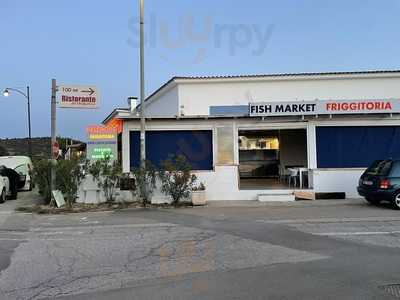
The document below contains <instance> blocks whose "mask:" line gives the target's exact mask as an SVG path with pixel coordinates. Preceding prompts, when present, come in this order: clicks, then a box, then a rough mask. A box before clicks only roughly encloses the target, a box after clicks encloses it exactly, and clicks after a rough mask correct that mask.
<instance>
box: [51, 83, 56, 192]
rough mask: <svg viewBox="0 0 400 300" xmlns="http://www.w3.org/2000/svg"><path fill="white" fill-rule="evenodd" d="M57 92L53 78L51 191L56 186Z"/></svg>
mask: <svg viewBox="0 0 400 300" xmlns="http://www.w3.org/2000/svg"><path fill="white" fill-rule="evenodd" d="M56 93H57V82H56V80H55V79H52V80H51V152H50V153H51V156H50V157H51V158H52V165H51V191H54V190H55V188H56V169H55V164H56V161H55V159H54V154H53V146H54V145H55V143H56V141H57V140H56V114H57V102H56Z"/></svg>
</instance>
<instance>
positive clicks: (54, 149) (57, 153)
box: [52, 142, 60, 159]
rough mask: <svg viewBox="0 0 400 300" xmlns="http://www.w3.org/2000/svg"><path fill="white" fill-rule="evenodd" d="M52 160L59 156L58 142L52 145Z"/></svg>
mask: <svg viewBox="0 0 400 300" xmlns="http://www.w3.org/2000/svg"><path fill="white" fill-rule="evenodd" d="M52 152H53V158H54V159H58V157H59V156H60V145H59V144H58V142H55V143H54V144H53V151H52Z"/></svg>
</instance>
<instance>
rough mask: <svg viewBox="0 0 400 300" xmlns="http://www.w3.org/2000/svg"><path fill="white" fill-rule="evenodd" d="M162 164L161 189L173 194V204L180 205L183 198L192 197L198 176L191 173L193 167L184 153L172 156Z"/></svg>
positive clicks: (167, 193)
mask: <svg viewBox="0 0 400 300" xmlns="http://www.w3.org/2000/svg"><path fill="white" fill-rule="evenodd" d="M162 166H163V170H162V171H161V172H160V179H161V191H162V192H163V193H164V194H166V195H168V196H171V198H172V204H173V205H174V206H178V205H179V202H180V201H181V200H182V199H186V198H189V197H190V194H191V192H192V190H193V187H194V186H195V184H196V181H197V177H196V176H195V175H193V174H191V170H192V167H191V166H190V164H189V163H188V162H187V160H186V158H185V157H184V156H183V155H180V156H171V157H170V158H168V159H167V160H165V161H163V162H162Z"/></svg>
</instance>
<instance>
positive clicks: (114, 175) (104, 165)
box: [89, 156, 122, 202]
mask: <svg viewBox="0 0 400 300" xmlns="http://www.w3.org/2000/svg"><path fill="white" fill-rule="evenodd" d="M89 173H90V174H92V176H93V178H94V179H95V180H96V181H97V185H98V187H99V188H100V189H102V190H103V192H104V196H105V197H106V200H107V202H114V201H115V190H116V188H117V184H118V181H119V179H120V177H121V176H122V168H121V166H120V164H119V163H118V162H117V161H114V162H112V161H111V157H110V156H106V157H105V158H103V159H99V160H97V161H95V162H94V163H92V164H91V165H90V166H89Z"/></svg>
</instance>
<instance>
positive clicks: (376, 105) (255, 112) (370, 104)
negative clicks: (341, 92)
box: [249, 99, 400, 117]
mask: <svg viewBox="0 0 400 300" xmlns="http://www.w3.org/2000/svg"><path fill="white" fill-rule="evenodd" d="M383 113H385V114H390V113H400V99H386V100H385V99H383V100H382V99H380V100H379V99H378V100H315V101H301V102H299V101H298V102H258V103H250V104H249V114H250V116H251V117H266V116H270V117H272V116H298V115H303V116H304V115H338V114H383Z"/></svg>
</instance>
